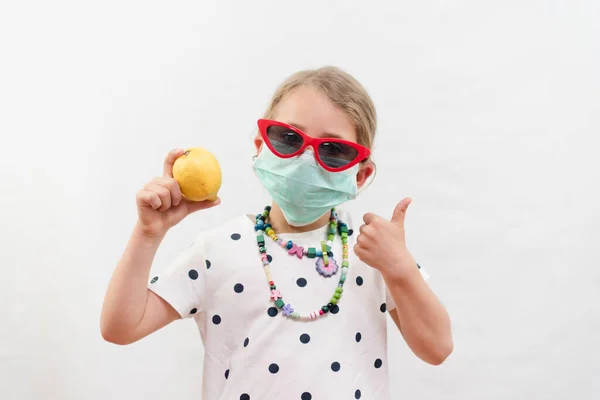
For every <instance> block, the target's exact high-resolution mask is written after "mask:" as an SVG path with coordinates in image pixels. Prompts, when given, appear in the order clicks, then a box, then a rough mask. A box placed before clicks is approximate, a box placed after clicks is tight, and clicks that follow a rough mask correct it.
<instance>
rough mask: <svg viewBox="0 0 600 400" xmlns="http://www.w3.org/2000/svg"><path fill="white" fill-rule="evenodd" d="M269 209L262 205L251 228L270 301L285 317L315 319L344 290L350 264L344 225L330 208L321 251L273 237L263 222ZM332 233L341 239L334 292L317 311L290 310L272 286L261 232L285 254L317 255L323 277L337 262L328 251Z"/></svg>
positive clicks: (338, 298) (269, 225)
mask: <svg viewBox="0 0 600 400" xmlns="http://www.w3.org/2000/svg"><path fill="white" fill-rule="evenodd" d="M270 211H271V207H270V206H266V207H265V210H264V211H263V213H262V214H258V215H257V216H256V225H255V226H254V230H255V231H256V241H257V244H258V250H259V252H260V255H261V260H262V263H263V267H264V272H265V276H266V277H267V281H268V282H269V287H270V289H271V295H270V297H271V300H272V301H273V302H275V305H276V306H277V308H279V309H281V312H282V314H283V315H285V316H286V317H290V318H294V319H309V320H311V319H317V318H318V317H320V316H322V315H325V314H327V313H328V312H329V310H331V309H332V308H333V307H334V306H335V305H337V303H338V301H339V300H340V298H341V297H342V293H343V292H344V282H345V281H346V275H347V273H348V267H349V266H350V263H349V262H348V226H347V225H346V224H345V223H344V222H342V221H340V220H339V218H338V216H337V213H336V212H335V208H332V209H331V216H330V218H329V227H328V230H327V243H326V242H321V250H317V249H316V248H313V247H309V248H308V249H304V248H303V247H302V246H297V245H296V244H294V243H292V241H291V240H290V241H287V242H285V241H283V240H282V239H280V238H279V237H278V236H277V234H276V233H275V231H274V230H273V227H272V226H271V224H269V223H268V222H267V220H268V218H269V212H270ZM336 232H337V233H338V235H339V236H340V238H341V240H342V271H341V274H340V280H339V282H338V285H337V287H336V288H335V292H334V293H333V296H332V297H331V299H330V300H329V302H328V303H327V304H326V305H324V306H322V307H321V309H320V310H317V311H311V312H310V313H309V314H300V313H299V312H297V311H295V310H294V308H293V307H292V305H291V304H290V303H287V304H286V303H285V302H284V301H283V297H282V296H281V292H280V291H279V290H278V289H277V286H275V282H274V281H273V277H272V276H271V266H270V263H269V260H268V255H267V248H266V246H265V237H264V233H266V234H267V235H268V236H269V237H270V238H271V239H272V240H273V241H274V242H275V243H277V244H279V245H280V246H281V247H283V248H285V249H287V250H288V254H290V255H294V254H295V255H296V256H297V257H298V258H302V257H303V256H306V257H308V258H317V262H316V268H317V271H319V273H321V274H322V275H324V276H331V275H333V274H335V272H337V270H338V265H337V263H336V262H335V260H334V259H333V257H332V253H331V244H332V243H333V239H334V237H335V233H336ZM334 265H335V266H334Z"/></svg>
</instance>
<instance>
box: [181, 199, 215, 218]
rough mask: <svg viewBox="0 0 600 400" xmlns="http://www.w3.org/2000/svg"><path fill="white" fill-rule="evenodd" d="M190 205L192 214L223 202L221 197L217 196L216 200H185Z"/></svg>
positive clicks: (189, 209)
mask: <svg viewBox="0 0 600 400" xmlns="http://www.w3.org/2000/svg"><path fill="white" fill-rule="evenodd" d="M184 201H185V203H186V204H187V207H188V214H191V213H193V212H196V211H200V210H206V209H207V208H212V207H215V206H218V205H219V204H221V199H220V198H219V197H217V199H216V200H215V201H209V200H205V201H190V200H184Z"/></svg>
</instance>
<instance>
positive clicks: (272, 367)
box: [269, 363, 279, 374]
mask: <svg viewBox="0 0 600 400" xmlns="http://www.w3.org/2000/svg"><path fill="white" fill-rule="evenodd" d="M269 372H270V373H272V374H276V373H278V372H279V365H277V364H275V363H273V364H271V365H269Z"/></svg>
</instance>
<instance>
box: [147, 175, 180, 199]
mask: <svg viewBox="0 0 600 400" xmlns="http://www.w3.org/2000/svg"><path fill="white" fill-rule="evenodd" d="M152 183H156V184H158V185H161V186H164V187H165V188H167V190H169V192H170V193H171V204H172V205H173V206H178V205H179V203H181V200H183V194H182V193H181V188H180V187H179V184H178V183H177V181H176V180H175V179H173V178H169V177H166V176H160V177H157V178H154V179H153V180H152Z"/></svg>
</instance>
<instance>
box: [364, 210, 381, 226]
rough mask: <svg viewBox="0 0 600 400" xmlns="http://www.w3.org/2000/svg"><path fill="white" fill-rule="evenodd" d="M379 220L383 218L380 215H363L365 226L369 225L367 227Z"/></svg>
mask: <svg viewBox="0 0 600 400" xmlns="http://www.w3.org/2000/svg"><path fill="white" fill-rule="evenodd" d="M379 219H381V217H379V216H378V215H375V214H373V213H366V214H365V215H363V221H365V224H367V225H368V224H372V223H374V222H376V221H377V220H379Z"/></svg>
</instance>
